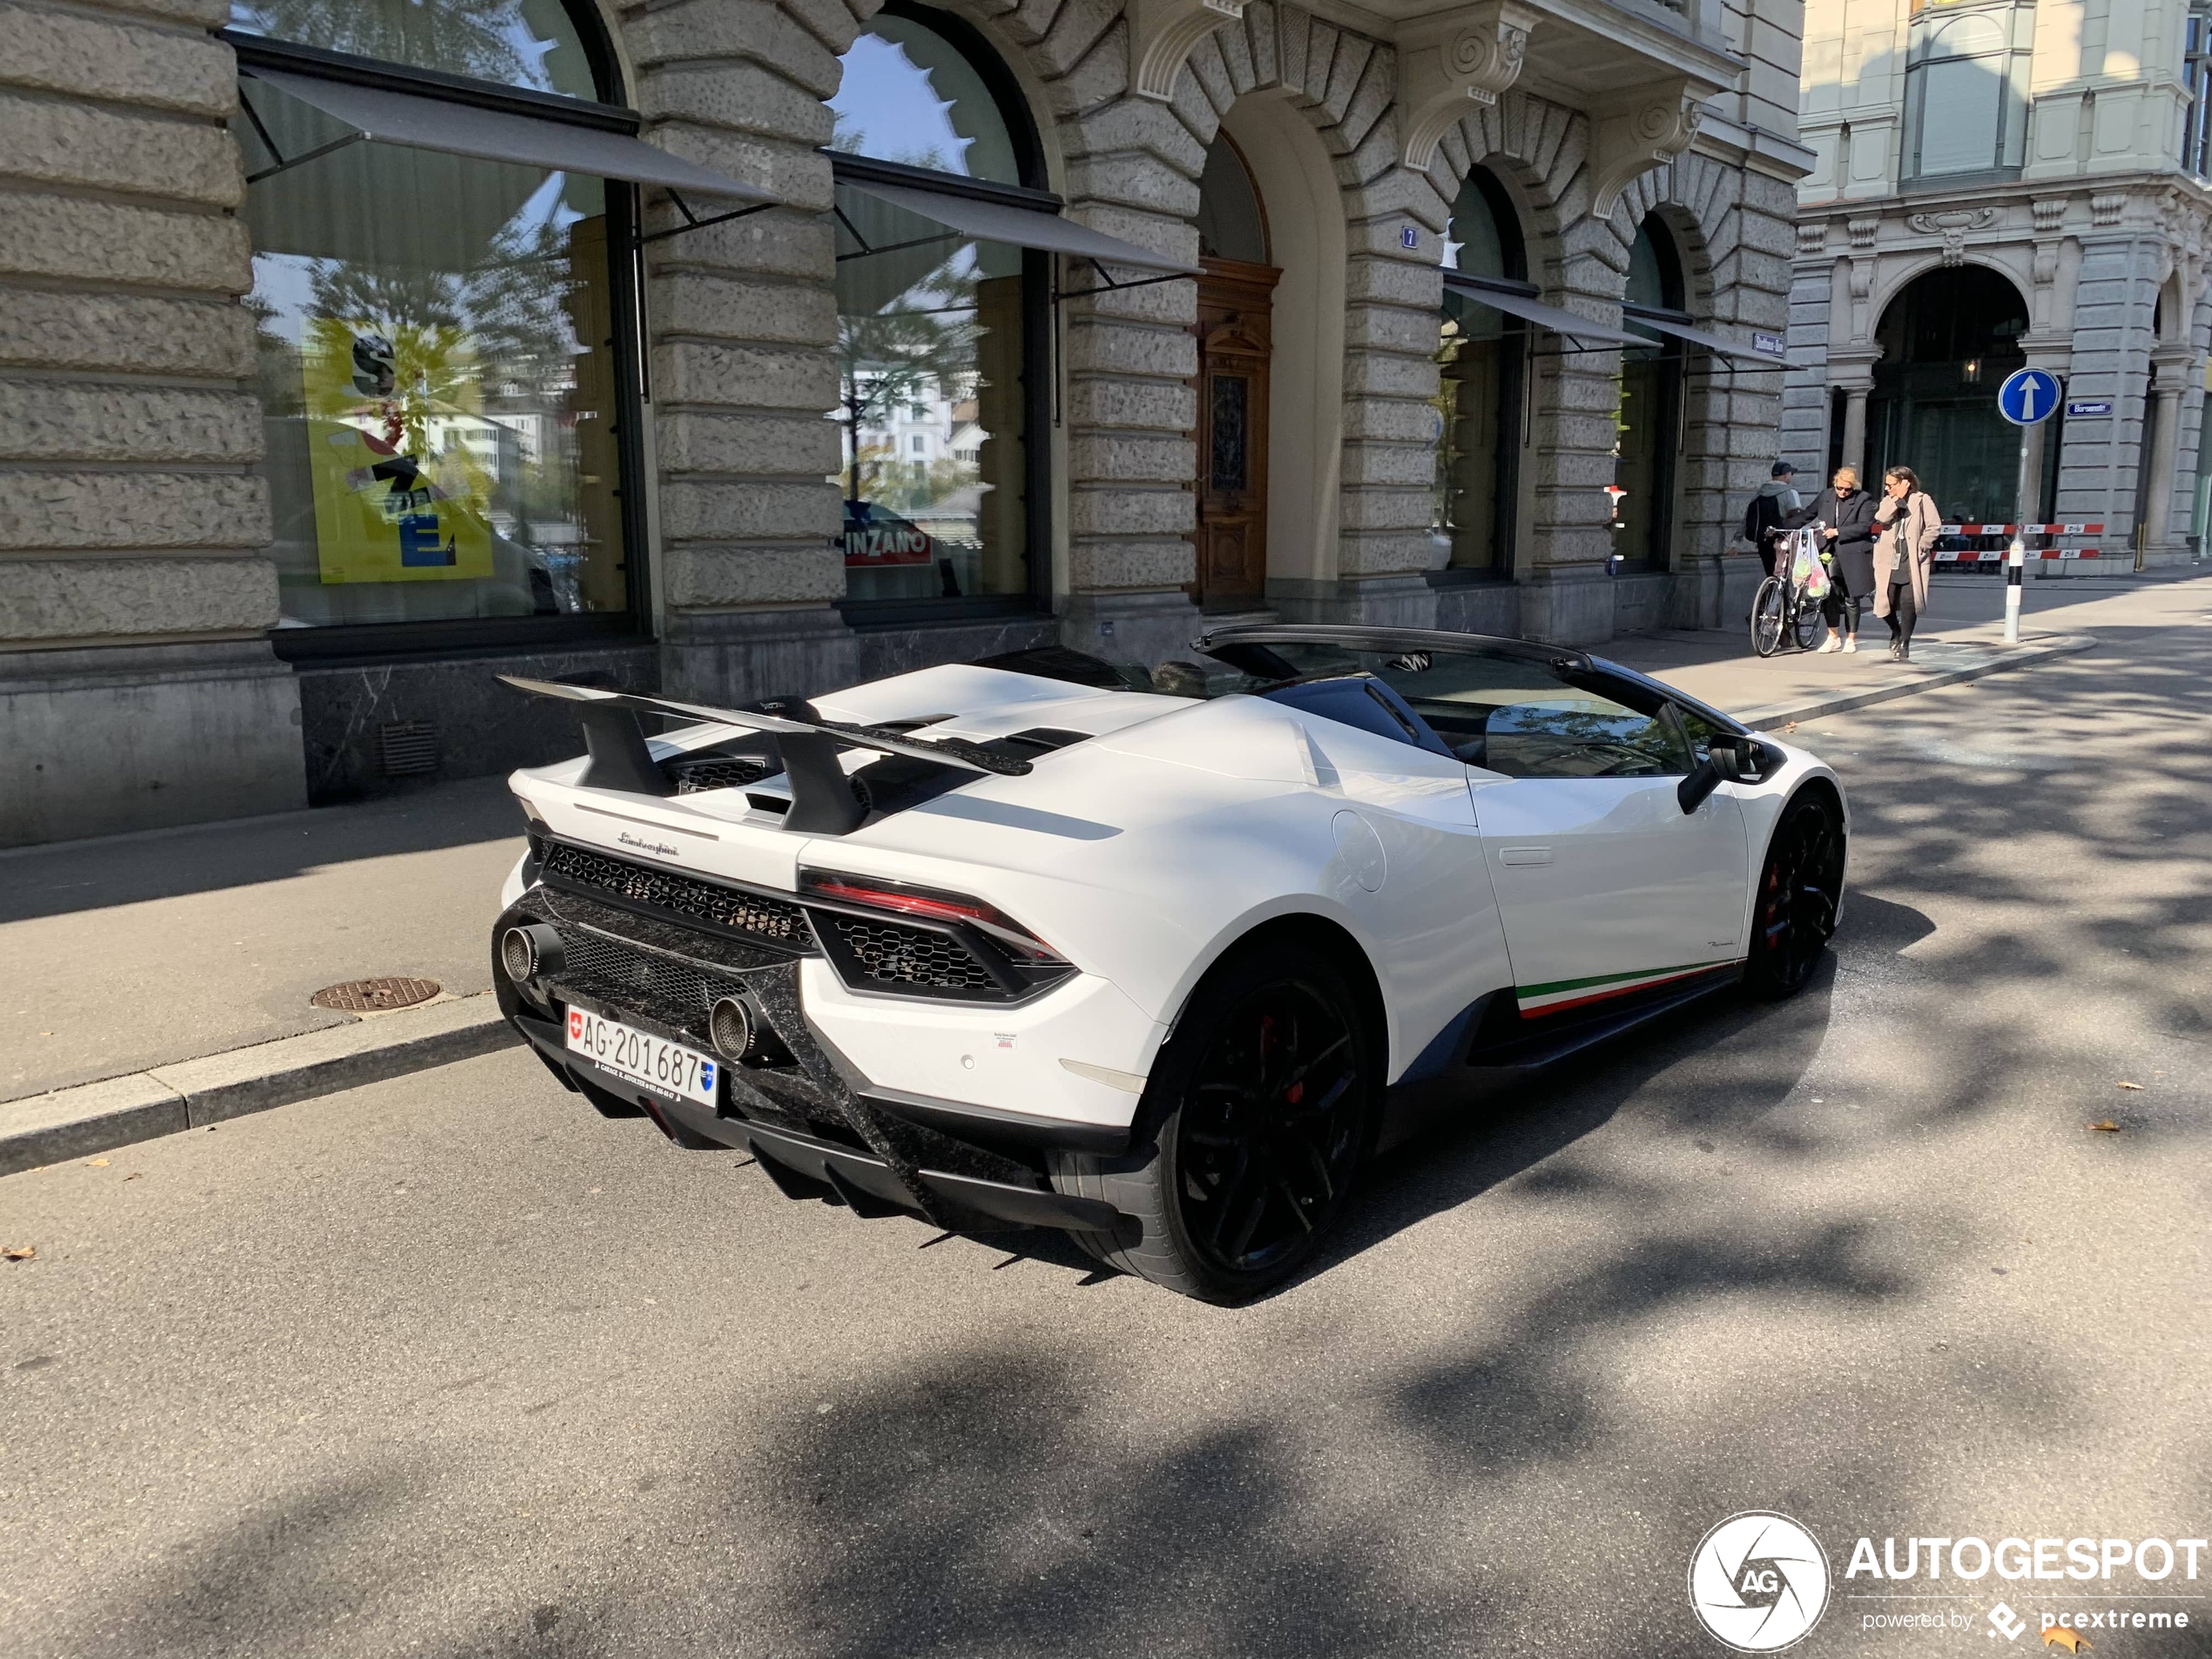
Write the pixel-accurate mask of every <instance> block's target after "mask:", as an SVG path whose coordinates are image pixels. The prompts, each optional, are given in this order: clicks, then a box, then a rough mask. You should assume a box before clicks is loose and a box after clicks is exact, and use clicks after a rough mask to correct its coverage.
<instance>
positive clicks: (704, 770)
mask: <svg viewBox="0 0 2212 1659" xmlns="http://www.w3.org/2000/svg"><path fill="white" fill-rule="evenodd" d="M668 772H669V775H670V776H671V777H672V778H674V779H676V792H677V793H678V794H679V795H697V794H699V793H701V792H704V791H705V790H709V789H735V788H737V787H738V786H739V785H742V784H757V783H759V781H760V780H761V779H763V778H765V777H766V776H767V775H768V763H767V762H766V761H765V760H758V759H753V758H752V757H751V756H749V755H708V756H706V757H705V758H704V759H698V760H671V761H670V762H669V763H668Z"/></svg>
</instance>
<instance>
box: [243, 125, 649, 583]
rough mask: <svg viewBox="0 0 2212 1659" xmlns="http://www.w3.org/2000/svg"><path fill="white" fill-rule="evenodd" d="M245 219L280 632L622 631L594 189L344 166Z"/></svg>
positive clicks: (285, 136) (452, 161) (598, 201)
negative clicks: (414, 628) (355, 627)
mask: <svg viewBox="0 0 2212 1659" xmlns="http://www.w3.org/2000/svg"><path fill="white" fill-rule="evenodd" d="M248 95H249V96H252V97H254V98H255V99H256V105H257V110H258V111H259V112H260V116H261V118H262V120H263V122H264V124H265V125H267V126H268V127H269V129H270V131H271V133H272V135H273V137H274V138H276V140H277V143H278V145H279V146H280V148H281V149H283V150H284V151H285V152H286V153H287V154H297V153H300V152H304V151H306V150H308V149H311V148H312V147H314V145H315V144H317V143H320V142H322V141H324V139H325V138H327V136H329V135H328V134H327V133H325V132H321V131H320V129H319V128H318V125H317V124H318V123H322V122H325V121H326V120H327V118H323V117H321V116H320V115H319V114H318V113H317V112H316V111H312V110H308V109H307V108H306V106H304V105H300V104H297V103H296V102H294V101H293V100H288V99H284V98H280V97H277V96H271V95H266V94H262V93H257V92H255V91H253V89H251V88H249V89H248ZM239 125H240V128H241V134H240V141H241V143H242V144H243V145H245V146H246V153H247V155H248V157H249V158H253V161H254V165H266V162H264V161H262V160H260V156H261V154H262V152H260V146H259V142H258V140H257V139H256V138H253V136H252V134H251V132H250V130H247V129H246V128H245V125H244V124H243V123H242V122H241V123H240V124H239ZM332 125H334V124H332ZM246 222H247V225H248V226H249V228H250V230H251V232H252V235H253V246H254V248H255V250H256V252H255V255H254V260H253V276H254V288H253V298H252V300H251V301H250V304H251V305H252V307H253V311H254V313H255V314H256V316H257V318H258V319H259V322H260V365H259V369H260V395H261V402H262V408H263V413H264V417H265V421H266V457H265V459H264V461H263V462H262V466H261V470H262V473H263V475H265V476H266V479H267V480H268V485H269V495H270V502H271V507H272V509H273V514H274V518H275V529H276V543H275V545H274V547H273V550H272V551H273V556H274V557H275V560H276V564H277V573H278V580H279V584H280V602H281V607H282V612H283V623H282V624H281V625H283V626H287V627H311V626H318V625H326V624H357V623H391V622H428V621H442V620H449V619H455V618H462V617H526V616H559V615H578V614H584V613H605V612H617V611H621V610H625V609H627V606H628V597H627V591H628V583H627V572H626V570H625V568H624V543H623V535H622V529H621V516H620V511H619V506H620V502H619V493H618V485H619V482H620V477H619V469H618V456H617V439H616V435H615V431H614V425H615V421H614V416H615V413H616V385H617V379H616V373H615V365H614V361H613V356H612V352H611V341H610V337H611V335H612V334H613V332H614V321H613V314H614V308H613V306H612V304H611V295H610V280H609V266H608V260H607V218H606V205H605V192H604V186H603V185H602V184H601V182H600V181H599V180H597V179H582V178H574V177H570V176H567V175H563V174H560V173H547V172H543V171H540V170H537V169H534V168H527V167H518V166H509V165H502V164H497V163H492V162H484V161H476V160H471V159H468V158H462V157H457V156H442V155H433V154H430V153H428V152H419V151H414V150H404V149H397V148H391V147H388V146H385V145H375V144H356V145H351V146H349V147H347V148H346V149H344V150H341V151H339V152H335V153H334V154H332V155H329V156H326V157H323V158H320V159H318V160H314V161H311V162H308V163H307V164H305V165H300V166H297V167H293V168H291V169H289V170H287V171H286V172H280V173H277V174H275V175H274V176H273V177H271V178H268V179H263V180H261V181H260V182H259V183H257V184H255V185H253V186H251V188H250V189H249V190H248V192H247V199H246Z"/></svg>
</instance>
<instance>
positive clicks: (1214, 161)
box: [1198, 132, 1270, 265]
mask: <svg viewBox="0 0 2212 1659" xmlns="http://www.w3.org/2000/svg"><path fill="white" fill-rule="evenodd" d="M1198 252H1199V253H1200V254H1201V255H1202V256H1204V258H1206V259H1210V260H1243V261H1244V263H1245V264H1247V265H1266V264H1268V263H1270V260H1269V259H1268V257H1267V210H1266V209H1265V208H1264V207H1262V206H1260V201H1259V192H1258V189H1257V188H1256V187H1255V186H1254V185H1253V184H1252V175H1251V169H1250V168H1248V167H1247V166H1245V165H1244V157H1243V156H1241V155H1239V154H1238V152H1237V141H1236V140H1235V139H1234V138H1231V137H1230V136H1229V134H1228V133H1227V132H1217V133H1216V134H1215V135H1214V140H1213V142H1212V143H1211V144H1210V145H1207V146H1206V165H1205V171H1204V172H1203V173H1202V174H1201V175H1200V176H1199V179H1198Z"/></svg>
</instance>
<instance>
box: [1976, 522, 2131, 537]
mask: <svg viewBox="0 0 2212 1659" xmlns="http://www.w3.org/2000/svg"><path fill="white" fill-rule="evenodd" d="M1939 533H1940V534H1942V535H1945V536H2102V535H2103V534H2104V533H2105V527H2104V526H2103V525H2101V524H1945V525H1943V526H1941V527H1940V529H1939Z"/></svg>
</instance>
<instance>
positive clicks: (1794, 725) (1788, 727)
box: [1782, 720, 1797, 738]
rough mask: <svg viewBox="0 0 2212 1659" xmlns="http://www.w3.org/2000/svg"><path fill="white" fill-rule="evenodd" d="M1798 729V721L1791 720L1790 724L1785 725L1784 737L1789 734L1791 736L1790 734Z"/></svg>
mask: <svg viewBox="0 0 2212 1659" xmlns="http://www.w3.org/2000/svg"><path fill="white" fill-rule="evenodd" d="M1796 730H1797V722H1796V721H1795V720H1792V721H1791V722H1790V724H1789V725H1785V726H1784V727H1783V728H1782V735H1783V736H1784V737H1785V738H1786V737H1788V736H1789V735H1790V734H1791V732H1795V731H1796Z"/></svg>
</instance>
